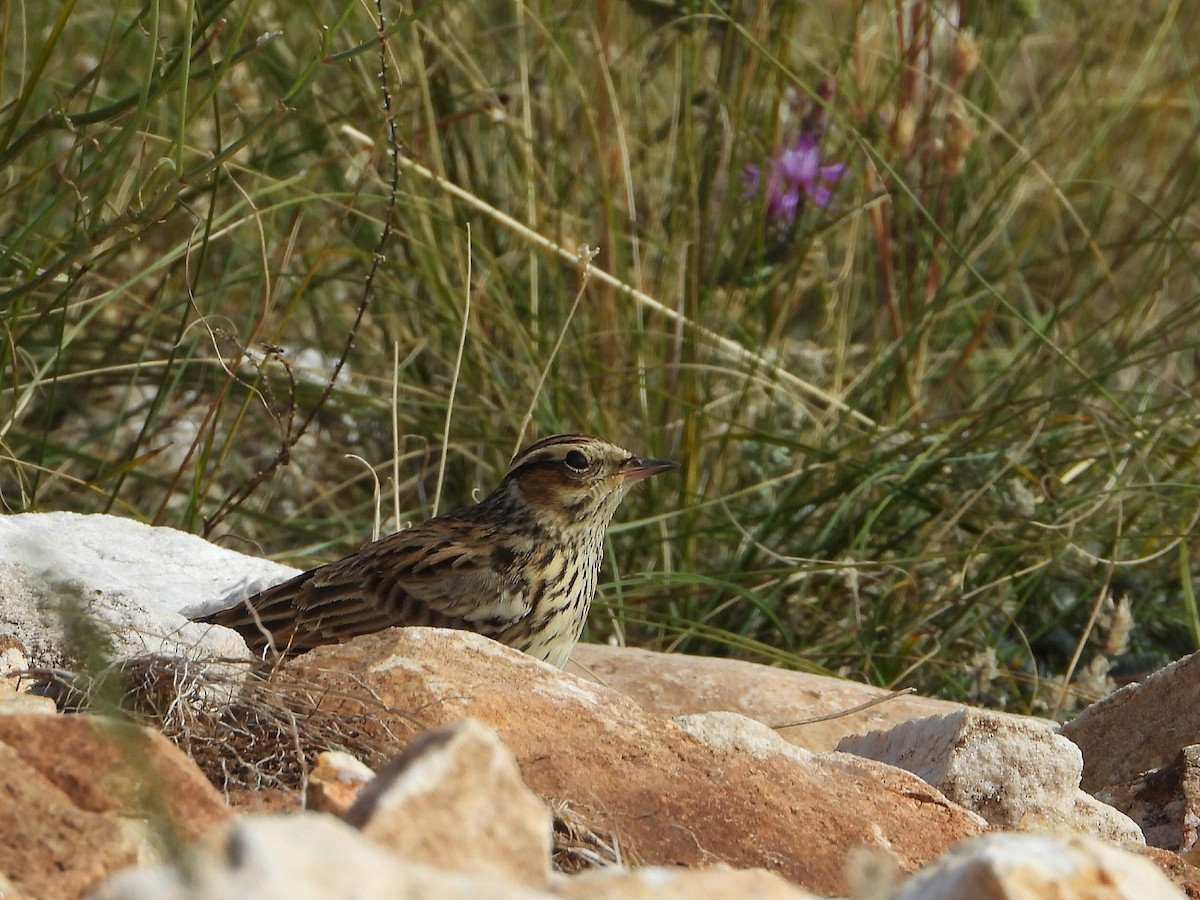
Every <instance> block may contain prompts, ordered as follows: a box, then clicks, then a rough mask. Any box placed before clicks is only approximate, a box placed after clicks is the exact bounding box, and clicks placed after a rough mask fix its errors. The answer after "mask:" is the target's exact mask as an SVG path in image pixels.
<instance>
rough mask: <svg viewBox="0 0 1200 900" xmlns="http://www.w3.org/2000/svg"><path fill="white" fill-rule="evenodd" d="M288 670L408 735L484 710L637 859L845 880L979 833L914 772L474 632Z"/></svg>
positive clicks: (348, 651) (359, 647)
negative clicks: (695, 708) (742, 736)
mask: <svg viewBox="0 0 1200 900" xmlns="http://www.w3.org/2000/svg"><path fill="white" fill-rule="evenodd" d="M292 671H293V672H294V673H295V674H296V676H297V677H300V678H303V679H304V680H305V682H309V683H316V684H320V685H322V686H324V687H325V688H327V689H328V690H327V694H326V696H327V699H326V701H325V707H326V709H328V710H333V711H338V712H339V714H355V713H356V712H357V711H358V709H357V703H358V701H356V700H354V699H353V698H354V697H356V696H358V697H366V696H367V695H368V694H369V695H370V696H371V697H372V698H376V699H377V700H378V701H381V702H382V703H384V704H386V706H387V707H389V708H391V709H393V710H401V711H404V712H405V713H406V715H404V716H401V715H396V716H395V717H394V718H391V717H389V716H387V715H379V720H380V721H379V723H378V724H379V727H380V729H381V731H383V732H385V733H388V734H395V735H403V734H404V733H405V732H406V730H407V731H409V732H410V733H411V732H412V731H413V730H414V728H413V725H412V724H411V723H412V722H413V721H414V720H415V721H417V722H419V723H420V725H421V726H422V727H424V728H436V727H439V726H441V725H444V724H447V723H450V722H454V721H457V720H459V719H462V718H464V717H466V716H473V717H475V718H477V719H479V720H481V721H483V722H485V723H486V724H488V725H490V726H491V727H492V728H494V729H496V731H497V732H499V734H500V736H501V738H502V739H503V741H504V743H505V744H506V745H507V746H508V747H509V748H510V749H511V750H512V751H513V753H514V754H515V755H516V757H517V760H518V762H519V764H520V767H521V773H522V775H523V776H524V780H525V782H526V784H528V785H529V786H530V788H532V789H533V790H534V791H535V792H536V793H538V794H539V795H541V796H542V797H545V798H549V799H553V800H557V801H567V802H569V803H570V804H571V805H572V807H573V808H574V809H575V810H576V811H579V812H581V813H582V814H583V815H584V816H585V817H586V818H587V819H588V821H589V823H590V824H591V827H592V828H593V829H595V830H597V831H605V832H608V833H612V834H614V835H616V837H617V839H618V840H619V842H620V846H621V848H622V852H623V854H624V858H625V859H628V860H635V861H638V862H640V863H657V864H661V865H688V866H696V865H709V864H712V863H714V862H726V863H728V864H730V865H733V866H735V867H738V868H766V869H769V870H771V871H775V872H778V873H780V874H782V875H784V876H785V877H787V878H788V879H790V880H792V881H794V882H796V883H797V884H799V885H801V886H803V887H805V888H808V889H809V890H813V891H815V892H818V893H837V892H839V891H842V890H844V888H845V883H846V881H845V858H846V854H847V853H848V852H849V850H850V849H851V848H852V847H856V846H859V845H864V844H865V845H868V846H874V847H886V848H887V849H888V850H889V851H890V852H891V853H892V854H893V855H894V856H895V857H896V858H897V860H898V862H899V865H900V867H901V868H902V869H904V870H906V871H911V870H913V869H915V868H917V867H918V866H920V865H921V864H923V863H924V862H926V861H928V860H929V859H932V858H934V857H935V856H937V855H939V854H940V853H941V852H942V851H944V850H945V849H946V848H947V847H950V846H952V845H953V844H954V843H956V842H958V841H960V840H962V839H963V838H965V837H969V836H971V835H974V834H978V833H979V832H980V831H982V825H981V823H980V821H979V820H978V819H977V818H976V817H975V816H973V815H971V814H970V813H967V812H966V811H965V810H962V809H960V808H959V807H957V806H954V805H953V804H950V803H948V802H947V801H946V800H945V799H944V798H943V797H942V796H941V795H940V794H938V793H937V792H936V791H934V790H932V789H931V788H929V787H928V786H926V785H924V784H922V783H921V782H919V781H918V780H917V779H915V778H912V777H911V776H908V775H906V774H904V773H899V772H895V770H891V771H892V772H894V773H895V774H894V776H889V777H888V778H887V779H884V778H883V777H881V775H880V767H878V766H875V767H866V766H849V765H841V764H835V763H832V762H831V761H830V760H829V759H827V758H823V757H817V756H814V757H812V758H811V759H808V760H807V761H804V760H800V759H797V758H796V756H795V755H794V754H793V753H792V750H793V748H791V747H787V745H786V744H784V742H782V741H778V740H777V739H775V737H774V735H771V739H772V741H774V742H775V743H774V746H771V747H766V746H764V747H763V748H762V749H761V752H758V753H755V754H750V753H745V752H741V751H738V750H736V749H735V748H733V747H731V746H728V745H727V746H713V745H712V744H711V743H706V742H705V741H703V740H701V739H699V738H697V737H695V736H694V735H693V734H691V733H689V732H688V731H687V730H685V729H684V728H682V727H681V726H679V725H677V724H675V723H673V722H671V721H669V720H663V719H661V718H660V717H658V716H654V715H651V714H649V713H647V712H646V711H645V710H643V709H642V708H641V707H640V706H638V705H637V704H636V703H634V702H633V701H632V700H630V699H628V698H627V697H624V696H623V695H621V694H618V693H616V692H614V691H611V690H608V689H607V688H604V687H601V686H598V685H594V684H590V683H587V682H584V681H582V680H580V679H577V678H574V677H572V676H570V675H564V674H562V673H559V672H558V671H557V670H555V669H553V668H551V667H549V666H546V665H545V664H543V663H540V662H537V661H536V660H533V659H530V658H529V657H527V656H523V655H522V654H519V653H517V652H515V651H513V650H510V649H509V648H507V647H502V646H500V645H498V644H496V643H495V642H493V641H489V640H486V639H485V638H481V637H479V636H477V635H473V634H469V633H465V632H454V631H444V630H439V629H422V628H409V629H390V630H388V631H385V632H380V633H379V634H375V635H368V636H365V637H362V638H358V639H356V640H354V641H351V642H350V643H348V644H344V645H341V646H333V647H322V648H319V649H317V650H315V651H313V652H312V653H309V654H306V655H305V656H303V657H300V658H299V659H298V660H297V661H296V662H295V663H294V666H293V669H292ZM282 677H287V675H286V673H284V675H283V676H282ZM373 704H374V701H373ZM371 708H372V709H375V708H376V707H375V705H372V706H371ZM743 721H746V720H743ZM768 734H769V732H768ZM781 746H782V747H787V749H788V751H789V752H787V753H785V752H783V751H782V750H781V749H780V748H781Z"/></svg>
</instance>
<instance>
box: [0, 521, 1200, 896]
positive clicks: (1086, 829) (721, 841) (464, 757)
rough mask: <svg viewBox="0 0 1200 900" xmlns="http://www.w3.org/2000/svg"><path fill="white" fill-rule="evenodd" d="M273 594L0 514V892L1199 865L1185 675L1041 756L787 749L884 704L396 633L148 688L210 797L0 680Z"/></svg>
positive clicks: (215, 890) (944, 881)
mask: <svg viewBox="0 0 1200 900" xmlns="http://www.w3.org/2000/svg"><path fill="white" fill-rule="evenodd" d="M289 574H291V570H288V569H285V568H284V567H280V566H275V565H273V564H271V563H267V562H263V561H262V560H255V559H251V558H249V557H245V556H243V555H241V554H238V553H235V552H232V551H228V550H223V549H220V548H217V547H214V546H212V545H210V544H208V543H206V542H204V541H203V540H200V539H198V538H195V537H192V536H189V535H184V534H180V533H178V532H175V531H172V530H170V529H161V528H158V529H155V528H149V527H146V526H142V525H138V524H136V523H132V522H129V521H126V520H121V519H115V518H112V517H107V516H87V517H85V516H74V515H68V514H48V515H21V516H9V517H6V518H0V673H2V672H3V671H4V670H9V671H10V674H9V675H8V676H7V677H3V676H2V675H0V713H3V714H0V834H3V835H4V836H5V840H4V841H0V896H3V897H9V896H16V895H17V894H16V892H18V891H19V892H20V895H22V896H26V897H38V898H55V897H78V896H87V895H91V896H95V897H104V898H126V897H128V898H143V897H144V898H151V897H153V898H160V897H167V898H171V897H178V898H183V897H189V898H200V897H218V896H220V897H236V896H247V897H249V896H254V897H255V898H264V897H265V898H269V897H281V898H282V897H289V898H296V897H301V898H303V897H351V896H353V897H364V898H365V897H395V896H410V895H411V896H439V897H459V896H461V897H470V898H471V900H486V898H490V897H497V898H502V897H503V898H507V897H514V898H515V897H549V896H558V897H580V898H582V897H613V898H625V897H654V898H656V900H657V898H662V897H671V896H680V897H683V896H686V897H731V896H756V897H811V896H821V897H828V896H844V895H847V894H849V893H851V892H853V893H854V894H855V895H856V896H869V897H876V898H884V897H892V898H901V897H903V898H906V900H907V898H932V897H939V898H940V897H988V896H994V897H1008V896H1030V897H1032V896H1060V897H1114V898H1115V897H1130V898H1132V897H1138V898H1152V900H1153V898H1158V897H1164V898H1165V897H1182V896H1192V897H1200V871H1198V870H1197V869H1195V868H1192V867H1191V866H1189V865H1188V863H1187V862H1186V860H1185V858H1184V857H1181V856H1179V855H1177V853H1176V851H1177V852H1179V853H1182V854H1184V855H1185V856H1186V855H1187V854H1195V853H1196V852H1197V851H1196V847H1195V843H1196V832H1197V823H1198V822H1200V814H1198V813H1200V796H1198V795H1200V786H1198V785H1197V783H1196V782H1197V778H1196V775H1195V773H1196V771H1197V765H1196V762H1195V761H1196V760H1197V759H1198V758H1200V756H1198V748H1196V747H1194V746H1191V744H1192V743H1194V742H1195V740H1196V736H1197V735H1198V734H1200V696H1198V695H1197V694H1198V692H1200V677H1198V676H1197V673H1198V671H1200V657H1193V658H1189V659H1188V660H1185V661H1182V662H1181V663H1179V664H1177V666H1176V667H1173V668H1172V669H1170V670H1166V671H1165V672H1164V673H1162V674H1161V675H1160V676H1155V677H1153V678H1151V679H1148V681H1147V683H1146V684H1145V685H1144V686H1142V687H1141V688H1138V689H1134V690H1132V691H1130V690H1126V691H1123V692H1120V693H1119V694H1118V695H1114V697H1113V698H1110V699H1109V700H1108V701H1104V702H1102V703H1101V704H1098V705H1097V706H1096V707H1095V708H1094V709H1093V710H1089V711H1088V712H1086V713H1085V714H1083V715H1081V716H1080V717H1079V718H1078V719H1077V720H1076V721H1075V722H1073V723H1071V725H1070V726H1068V727H1067V728H1065V729H1063V730H1062V732H1061V733H1060V732H1059V731H1058V730H1057V729H1056V728H1055V727H1054V726H1053V725H1052V724H1051V723H1046V722H1040V721H1038V720H1033V719H1024V718H1020V717H1012V716H1004V715H1000V714H996V713H991V712H986V711H981V710H971V709H965V708H961V707H957V706H955V705H954V704H947V703H944V702H941V701H933V700H925V699H922V698H913V697H908V698H901V699H899V700H896V701H890V702H888V703H885V704H883V705H881V706H878V707H874V708H872V709H871V710H869V711H864V712H860V713H857V714H855V715H854V716H850V717H847V718H844V719H839V720H834V721H833V722H821V723H818V724H814V725H811V726H809V725H800V726H795V725H792V724H791V723H795V722H797V721H798V720H802V719H805V718H807V717H810V716H814V715H819V714H822V713H825V712H828V711H829V710H830V708H839V707H840V708H847V707H850V706H854V705H856V704H857V703H861V702H862V700H863V699H865V698H866V697H869V696H872V695H878V694H879V693H881V692H878V691H874V690H873V689H871V688H866V687H864V686H861V685H852V684H850V683H847V682H842V681H836V680H833V679H821V678H816V677H814V676H808V675H801V674H799V673H791V672H783V671H780V670H778V669H771V668H766V667H762V666H755V665H753V664H749V663H740V662H734V661H729V660H700V659H695V658H691V657H682V656H672V655H661V654H652V653H647V652H644V651H630V650H623V649H618V648H601V647H581V648H579V650H578V652H577V654H576V657H575V660H576V662H577V665H575V666H572V667H570V668H569V670H568V672H566V673H564V672H559V671H558V670H556V669H553V668H551V667H548V666H546V665H544V664H542V663H539V662H537V661H534V660H531V659H529V658H528V657H524V656H521V655H520V654H516V653H514V652H512V651H510V650H508V649H507V648H504V647H500V646H499V645H496V644H494V643H492V642H490V641H487V640H486V639H483V638H480V637H478V636H475V635H471V634H465V633H461V632H448V631H439V630H433V629H407V630H400V629H396V630H391V631H387V632H382V633H380V634H377V635H368V636H366V637H364V638H360V639H358V640H355V641H352V642H350V643H348V644H346V645H343V646H339V647H328V648H321V649H319V650H317V651H314V652H313V653H311V654H307V655H306V656H304V657H301V658H299V659H297V660H296V661H295V662H293V663H291V664H289V665H288V666H286V667H284V668H283V669H282V670H279V671H276V672H274V673H272V674H271V676H270V678H269V679H267V680H254V681H250V682H247V683H246V685H247V686H246V687H245V688H244V689H241V691H240V693H239V691H238V690H237V689H235V690H232V691H231V692H229V694H228V696H232V697H234V698H235V699H234V702H235V710H236V714H233V713H231V714H230V715H229V716H226V717H223V718H222V717H219V716H218V717H210V718H208V719H205V718H204V717H203V716H197V717H196V718H194V719H189V718H188V716H187V710H188V708H189V707H188V705H187V703H186V702H184V700H186V696H185V697H184V698H182V699H181V698H180V697H177V696H176V695H175V694H174V693H171V691H172V689H176V688H178V685H179V683H178V681H175V682H172V681H171V679H170V678H167V679H166V680H167V682H168V683H167V684H166V685H165V686H164V685H163V684H159V683H157V682H154V681H153V680H151V681H149V682H146V684H148V685H149V688H148V690H149V691H150V692H152V693H153V692H157V693H156V694H155V696H156V698H157V700H156V703H157V705H156V706H155V708H156V709H157V710H158V711H159V712H160V713H162V712H163V710H164V709H166V710H168V711H169V712H170V714H171V717H172V718H171V722H172V727H171V728H169V729H168V731H169V733H170V734H171V736H172V738H173V739H174V740H175V741H176V742H177V743H178V744H180V746H183V747H185V748H186V749H187V750H189V751H190V752H191V754H192V756H193V757H194V759H195V760H197V762H198V763H199V764H200V765H202V766H203V771H204V773H207V774H208V775H209V776H216V777H220V776H221V775H222V773H224V774H225V775H226V776H229V775H230V774H231V773H240V774H238V778H240V779H241V782H240V783H241V784H242V787H240V788H239V787H238V782H237V779H232V780H231V781H230V783H229V784H227V785H225V786H227V787H228V788H229V790H228V793H227V794H223V793H222V792H221V791H219V790H217V789H216V788H214V787H213V786H212V783H211V782H210V781H209V780H208V779H206V778H205V777H204V775H203V774H202V772H201V769H200V768H198V767H197V763H195V762H193V761H192V759H189V758H188V756H187V755H185V753H184V752H181V750H180V749H177V748H176V746H173V745H172V743H171V742H169V741H167V740H166V739H164V738H163V736H162V735H161V734H159V733H158V732H157V731H156V730H154V729H153V728H148V727H135V726H129V725H118V724H114V723H113V722H112V721H110V720H107V719H104V718H102V717H100V716H93V715H83V714H71V715H68V714H63V713H58V712H56V711H55V710H54V707H53V704H51V703H49V701H47V700H45V698H41V697H36V696H31V695H30V693H29V685H30V681H29V679H28V677H25V678H19V677H17V676H15V675H13V674H11V670H13V669H24V668H27V667H29V666H35V667H38V666H42V667H45V666H49V667H57V666H65V667H67V668H70V667H71V666H72V660H71V658H70V657H71V654H72V652H73V649H74V648H76V647H77V646H78V643H77V642H78V640H79V638H78V633H79V632H78V629H76V628H74V626H73V625H71V624H70V623H71V622H72V621H73V620H72V618H71V617H75V616H78V615H79V613H80V612H85V613H87V614H88V615H89V616H90V617H92V620H93V621H99V622H101V623H102V630H103V631H105V632H108V633H109V635H110V647H111V652H113V653H115V654H118V655H121V656H124V657H130V658H134V657H137V658H141V659H142V660H143V661H144V659H145V656H146V654H148V653H150V654H160V655H161V654H166V655H168V656H174V657H179V656H180V655H183V656H186V657H189V658H192V659H199V658H210V657H213V656H236V655H245V653H246V651H245V647H244V645H242V644H241V643H240V639H237V638H236V636H234V635H232V633H230V632H225V631H224V630H223V629H217V628H207V627H204V628H200V627H199V626H195V625H192V624H190V623H188V622H187V621H186V618H185V616H184V615H183V613H182V612H181V611H183V610H188V611H194V610H196V609H197V608H212V606H214V605H216V604H222V603H231V602H234V601H235V600H236V599H237V596H232V595H239V592H244V591H246V590H249V589H253V588H254V587H255V586H256V585H262V584H265V583H268V582H271V581H278V580H281V579H282V578H284V577H287V576H288V575H289ZM64 614H65V616H66V619H65V620H64ZM73 642H74V643H73ZM171 671H177V670H171ZM573 671H579V672H585V673H590V676H589V677H592V678H595V679H599V680H600V681H602V682H603V684H600V683H596V681H589V680H586V679H585V678H582V677H579V676H577V675H575V674H571V672H573ZM144 686H145V685H144ZM238 698H240V699H238ZM211 700H212V695H208V696H207V699H206V701H205V702H209V703H211ZM236 704H240V705H236ZM263 704H265V706H264V707H263V708H264V709H268V712H270V715H258V711H259V707H260V706H262V705H263ZM272 704H273V705H272ZM231 723H232V724H231ZM785 725H791V727H775V728H772V727H770V726H785ZM1064 735H1065V736H1064ZM1068 738H1070V739H1069V740H1068ZM835 746H837V747H838V748H839V749H838V750H833V749H832V748H833V747H835ZM297 747H300V748H302V750H303V751H305V752H306V753H307V756H306V755H305V754H304V753H301V752H300V750H297ZM1080 748H1082V752H1081V749H1080ZM1110 749H1111V750H1112V751H1113V754H1115V755H1117V756H1119V758H1118V759H1113V758H1111V755H1110ZM322 750H329V751H333V752H327V753H324V754H320V755H319V756H318V753H319V751H322ZM347 751H351V752H349V753H347ZM367 763H369V765H365V764H367ZM271 766H274V767H276V769H278V773H281V774H279V775H278V777H277V778H275V780H274V782H272V783H273V784H274V785H275V787H274V788H271V789H261V790H253V789H248V788H247V787H246V786H245V782H246V778H245V775H246V773H247V772H249V773H252V774H253V773H256V772H261V771H265V770H266V769H268V768H270V767H271ZM1148 770H1153V771H1148ZM376 771H377V772H378V773H379V774H378V775H377V776H376V775H375V774H374V773H375V772H376ZM1081 777H1082V782H1083V785H1084V786H1085V787H1086V788H1087V790H1088V792H1089V793H1084V792H1083V791H1082V790H1081V789H1080V781H1081ZM289 779H290V781H289ZM268 781H270V779H268ZM281 785H284V786H285V787H286V789H283V788H281V787H280V786H281ZM289 785H290V786H289ZM1093 794H1099V795H1101V796H1104V797H1106V798H1108V799H1109V800H1110V801H1111V802H1114V803H1120V804H1121V806H1122V808H1123V809H1125V810H1126V811H1127V812H1129V813H1130V814H1131V815H1132V816H1133V818H1132V819H1131V818H1130V817H1129V816H1127V815H1125V814H1123V813H1121V812H1118V811H1117V810H1115V809H1113V808H1112V807H1110V806H1107V805H1105V804H1104V803H1101V802H1100V801H1099V800H1097V799H1095V796H1093ZM231 799H232V800H234V801H236V805H235V806H234V807H233V808H231V806H230V803H229V801H230V800H231ZM302 805H307V807H308V809H307V810H306V811H303V812H301V811H299V810H298V809H297V807H299V806H302ZM256 808H258V809H263V808H271V809H276V810H279V809H285V810H287V811H282V812H281V811H275V812H261V811H257V812H256V811H253V810H255V809H256ZM1142 829H1145V832H1146V833H1147V834H1151V835H1153V840H1154V842H1155V843H1157V844H1158V845H1159V846H1160V847H1165V848H1166V849H1155V848H1153V847H1152V848H1146V847H1145V846H1144V844H1145V841H1144V838H1143V830H1142ZM552 860H553V861H554V862H555V863H557V866H553V865H552ZM581 869H582V871H578V870H581ZM566 872H571V873H572V874H566ZM912 873H916V874H915V875H913V877H908V876H909V875H911V874H912Z"/></svg>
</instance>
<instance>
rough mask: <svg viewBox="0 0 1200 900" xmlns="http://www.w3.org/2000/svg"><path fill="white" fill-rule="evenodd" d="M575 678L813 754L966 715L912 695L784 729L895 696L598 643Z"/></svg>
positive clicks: (654, 707)
mask: <svg viewBox="0 0 1200 900" xmlns="http://www.w3.org/2000/svg"><path fill="white" fill-rule="evenodd" d="M567 671H568V672H570V673H572V674H574V675H578V676H579V677H581V678H585V679H587V680H588V681H595V682H597V683H599V684H603V685H606V686H607V687H610V688H613V689H614V690H618V691H620V692H621V693H623V694H627V695H628V696H630V697H632V698H633V699H634V700H636V701H637V702H638V703H639V704H640V705H641V706H642V707H643V708H644V709H646V710H648V711H650V712H656V713H660V714H661V715H665V716H682V715H690V714H692V713H704V712H722V711H724V712H736V713H741V714H742V715H744V716H748V717H749V718H751V719H757V720H758V721H760V722H762V723H764V724H766V725H770V726H772V727H774V728H778V730H779V733H780V735H782V736H783V737H784V738H786V739H787V740H788V741H789V742H790V743H793V744H796V745H797V746H800V747H806V748H808V749H809V750H832V749H834V748H835V747H836V746H837V743H838V741H840V740H841V739H842V738H843V737H845V736H846V735H848V734H862V733H864V732H867V731H878V730H881V729H885V728H890V727H891V726H892V725H895V724H897V723H899V722H904V721H907V720H908V719H912V718H917V717H921V716H935V715H941V714H944V713H951V712H955V711H956V710H960V709H962V708H963V706H962V704H960V703H951V702H950V701H948V700H937V699H934V698H931V697H921V696H917V695H915V694H908V695H904V696H900V697H894V698H893V699H891V700H888V701H886V702H884V703H880V704H877V705H875V706H871V707H868V708H867V709H864V710H860V711H859V712H855V713H850V714H849V715H846V716H840V717H838V718H833V719H829V720H827V721H823V722H810V723H807V724H804V725H793V726H792V727H789V728H780V727H779V726H782V725H788V724H789V723H793V722H797V721H799V720H801V719H812V718H816V717H818V716H825V715H828V714H830V713H838V712H842V711H844V710H848V709H852V708H854V707H856V706H860V705H862V704H864V703H868V702H870V701H872V700H878V699H879V698H880V697H886V696H887V695H888V693H889V692H888V691H886V690H884V689H882V688H876V687H871V686H870V685H865V684H858V683H856V682H853V681H846V680H845V679H842V678H831V677H829V676H826V675H812V674H809V673H808V672H790V671H787V670H786V669H777V668H772V667H771V666H763V665H758V664H756V663H750V662H743V661H742V660H737V659H718V658H715V657H704V656H688V655H686V654H683V653H656V652H654V651H652V650H639V649H636V648H633V647H606V646H601V645H598V644H579V645H577V646H576V647H575V652H574V653H572V654H571V661H570V662H569V663H568V664H567ZM1014 718H1017V717H1014Z"/></svg>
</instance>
